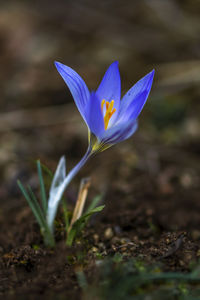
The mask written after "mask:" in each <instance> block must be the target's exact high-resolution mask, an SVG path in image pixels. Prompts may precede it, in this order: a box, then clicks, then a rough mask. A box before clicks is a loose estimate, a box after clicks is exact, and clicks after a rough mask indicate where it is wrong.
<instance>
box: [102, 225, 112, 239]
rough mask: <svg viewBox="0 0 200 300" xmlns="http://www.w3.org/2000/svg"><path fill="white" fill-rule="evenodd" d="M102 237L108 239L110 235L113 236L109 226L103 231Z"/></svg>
mask: <svg viewBox="0 0 200 300" xmlns="http://www.w3.org/2000/svg"><path fill="white" fill-rule="evenodd" d="M104 237H105V238H106V239H107V240H110V239H111V238H112V237H113V230H112V228H111V227H108V228H107V229H106V230H105V232H104Z"/></svg>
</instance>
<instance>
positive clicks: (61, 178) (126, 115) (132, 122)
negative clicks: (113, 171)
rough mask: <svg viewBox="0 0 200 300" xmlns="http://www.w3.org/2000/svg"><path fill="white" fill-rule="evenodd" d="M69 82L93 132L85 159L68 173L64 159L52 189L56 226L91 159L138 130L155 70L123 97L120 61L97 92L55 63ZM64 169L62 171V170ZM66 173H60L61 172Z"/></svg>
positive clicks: (50, 205)
mask: <svg viewBox="0 0 200 300" xmlns="http://www.w3.org/2000/svg"><path fill="white" fill-rule="evenodd" d="M55 65H56V68H57V70H58V72H59V73H60V75H61V76H62V78H63V79H64V81H65V83H66V84H67V86H68V88H69V90H70V91H71V94H72V96H73V98H74V101H75V103H76V106H77V108H78V110H79V112H80V114H81V115H82V117H83V119H84V121H85V123H86V125H87V127H88V133H89V146H88V150H87V152H86V154H85V155H84V156H83V158H82V159H81V161H80V162H79V163H78V164H77V165H76V166H75V167H74V168H73V169H72V170H71V171H70V172H69V173H68V175H67V176H65V175H63V174H65V172H66V171H65V160H64V158H61V160H60V163H59V165H58V168H57V172H56V174H57V175H55V177H54V181H53V183H52V186H51V190H50V197H49V201H48V223H49V226H50V227H52V224H53V220H54V218H55V214H56V210H57V206H58V203H59V202H60V199H61V197H62V194H63V192H64V189H65V188H66V186H67V185H68V184H69V182H70V181H71V180H72V178H73V177H74V176H75V175H76V174H77V172H78V171H79V170H80V168H81V167H82V166H83V165H84V164H85V162H86V161H87V160H88V158H89V157H90V156H91V155H92V154H94V153H96V152H100V151H103V150H105V149H107V148H109V147H110V146H112V145H114V144H116V143H119V142H121V141H124V140H126V139H128V138H129V137H130V136H132V134H133V133H134V132H135V131H136V129H137V118H138V116H139V114H140V112H141V110H142V108H143V106H144V104H145V102H146V100H147V98H148V95H149V92H150V90H151V86H152V82H153V76H154V70H153V71H151V72H150V73H148V74H147V75H146V76H145V77H143V78H142V79H140V80H139V81H138V82H137V83H136V84H135V85H133V87H131V88H130V89H129V90H128V92H127V93H126V94H125V95H124V96H123V98H122V99H121V80H120V74H119V69H118V62H114V63H112V64H111V65H110V67H109V68H108V70H107V71H106V73H105V75H104V77H103V79H102V81H101V83H100V85H99V87H98V88H97V90H96V91H92V92H90V91H89V89H88V87H87V85H86V84H85V82H84V80H83V79H82V78H81V77H80V76H79V75H78V74H77V73H76V72H75V71H74V70H73V69H71V68H70V67H68V66H66V65H63V64H61V63H59V62H55ZM60 170H62V172H61V171H60ZM60 172H61V173H62V175H60V174H61V173H60Z"/></svg>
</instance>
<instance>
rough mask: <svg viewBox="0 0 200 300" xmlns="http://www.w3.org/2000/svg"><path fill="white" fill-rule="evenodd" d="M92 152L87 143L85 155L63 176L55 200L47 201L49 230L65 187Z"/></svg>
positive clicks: (51, 227) (51, 229)
mask: <svg viewBox="0 0 200 300" xmlns="http://www.w3.org/2000/svg"><path fill="white" fill-rule="evenodd" d="M92 154H93V152H92V150H91V147H90V145H89V147H88V149H87V151H86V153H85V155H84V156H83V157H82V159H81V160H80V162H79V163H78V164H77V165H76V166H75V167H74V168H73V169H72V170H71V171H70V172H69V173H68V175H67V176H66V177H65V179H64V181H63V182H62V184H61V185H60V187H59V188H58V191H57V192H56V201H54V199H52V201H51V200H49V201H48V213H47V223H48V227H49V229H50V231H51V232H53V222H54V219H55V216H56V212H57V208H58V204H59V203H60V201H61V199H62V196H63V193H64V191H65V189H66V187H67V186H68V184H69V183H70V182H71V180H72V179H73V178H74V176H75V175H76V174H77V173H78V172H79V171H80V169H81V168H82V167H83V166H84V165H85V163H86V162H87V160H88V159H89V158H90V156H91V155H92Z"/></svg>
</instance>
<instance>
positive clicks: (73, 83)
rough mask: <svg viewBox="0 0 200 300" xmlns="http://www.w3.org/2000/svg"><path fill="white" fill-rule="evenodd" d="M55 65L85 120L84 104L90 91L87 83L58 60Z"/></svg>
mask: <svg viewBox="0 0 200 300" xmlns="http://www.w3.org/2000/svg"><path fill="white" fill-rule="evenodd" d="M55 66H56V68H57V70H58V72H59V73H60V75H61V76H62V78H63V79H64V81H65V83H66V84H67V86H68V88H69V89H70V92H71V93H72V96H73V98H74V101H75V103H76V106H77V108H78V110H79V112H80V113H81V115H82V117H83V118H84V120H85V106H86V103H87V102H88V100H89V98H90V92H89V90H88V88H87V85H86V84H85V82H84V80H83V79H82V78H81V77H80V76H79V75H78V74H77V73H76V72H75V71H74V70H73V69H71V68H70V67H68V66H65V65H63V64H61V63H59V62H55ZM85 121H86V120H85Z"/></svg>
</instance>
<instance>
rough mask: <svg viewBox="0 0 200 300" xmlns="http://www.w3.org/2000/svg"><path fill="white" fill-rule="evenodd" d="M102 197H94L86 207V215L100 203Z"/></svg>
mask: <svg viewBox="0 0 200 300" xmlns="http://www.w3.org/2000/svg"><path fill="white" fill-rule="evenodd" d="M102 197H103V195H97V196H96V197H94V199H93V200H92V202H91V203H90V205H89V206H88V208H87V210H86V213H89V212H90V211H92V210H93V209H94V208H95V207H96V206H97V205H98V204H99V202H100V201H101V199H102Z"/></svg>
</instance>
